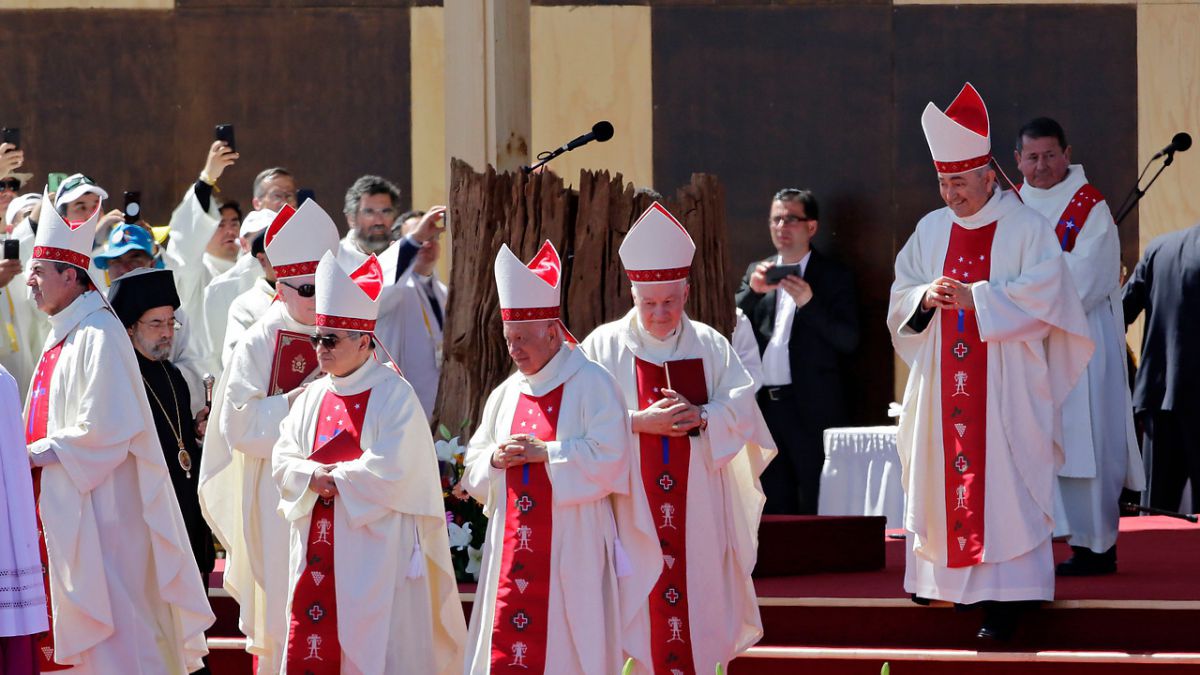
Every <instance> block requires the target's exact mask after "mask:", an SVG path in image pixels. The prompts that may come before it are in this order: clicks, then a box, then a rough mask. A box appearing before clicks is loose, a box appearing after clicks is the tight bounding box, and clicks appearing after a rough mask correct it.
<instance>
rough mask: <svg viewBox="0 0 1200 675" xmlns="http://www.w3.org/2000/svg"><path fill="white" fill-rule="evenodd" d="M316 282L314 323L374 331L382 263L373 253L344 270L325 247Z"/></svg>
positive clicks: (346, 328) (335, 327) (380, 289)
mask: <svg viewBox="0 0 1200 675" xmlns="http://www.w3.org/2000/svg"><path fill="white" fill-rule="evenodd" d="M310 201H311V200H310ZM316 286H317V323H316V325H318V326H324V327H326V328H334V329H337V330H354V331H359V332H363V333H372V332H374V331H375V319H377V318H378V317H379V296H380V294H381V293H382V292H383V267H382V266H381V265H380V264H379V260H378V259H377V258H376V257H375V256H374V255H372V256H371V257H369V258H367V259H366V260H365V261H363V264H361V265H359V266H358V269H356V270H354V271H353V272H347V271H346V270H345V269H343V268H342V265H341V263H339V262H338V260H337V256H336V255H334V254H333V252H332V251H326V252H325V255H323V256H321V262H320V263H318V264H317V280H316Z"/></svg>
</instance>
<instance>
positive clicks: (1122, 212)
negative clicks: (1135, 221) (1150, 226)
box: [1116, 150, 1175, 225]
mask: <svg viewBox="0 0 1200 675" xmlns="http://www.w3.org/2000/svg"><path fill="white" fill-rule="evenodd" d="M1154 159H1156V158H1151V160H1150V161H1149V162H1146V167H1145V168H1144V169H1142V172H1141V173H1140V174H1138V179H1137V182H1136V183H1134V184H1133V190H1131V191H1130V192H1129V195H1128V196H1126V197H1125V201H1123V202H1121V208H1120V209H1117V217H1116V224H1117V225H1120V224H1121V221H1122V220H1125V216H1128V215H1129V212H1130V211H1133V207H1135V206H1137V204H1138V202H1140V201H1142V197H1144V196H1146V193H1147V192H1149V191H1150V186H1151V185H1154V181H1156V180H1158V177H1159V176H1160V175H1161V174H1162V172H1163V170H1164V169H1166V168H1167V167H1168V166H1171V164H1172V163H1173V162H1174V161H1175V151H1174V150H1172V151H1170V152H1168V153H1167V154H1166V155H1165V159H1164V160H1163V163H1162V166H1160V167H1158V171H1155V172H1154V175H1153V176H1151V177H1150V182H1149V183H1147V184H1146V187H1144V188H1143V187H1141V184H1142V178H1143V177H1145V175H1146V172H1147V171H1149V170H1150V165H1151V164H1153V163H1154Z"/></svg>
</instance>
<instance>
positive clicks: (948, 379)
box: [938, 223, 996, 567]
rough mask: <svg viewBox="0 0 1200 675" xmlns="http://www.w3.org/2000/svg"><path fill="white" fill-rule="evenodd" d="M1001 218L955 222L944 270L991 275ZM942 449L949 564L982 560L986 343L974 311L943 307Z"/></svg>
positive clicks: (971, 276)
mask: <svg viewBox="0 0 1200 675" xmlns="http://www.w3.org/2000/svg"><path fill="white" fill-rule="evenodd" d="M995 235H996V223H992V224H990V225H986V226H984V227H981V228H978V229H975V230H968V229H967V228H965V227H962V226H961V225H958V224H955V225H954V226H953V227H952V229H951V230H950V245H949V247H948V248H947V249H946V261H945V263H944V264H943V267H942V274H943V275H945V276H948V277H951V278H954V279H957V280H959V281H961V282H963V283H965V284H971V283H974V282H976V281H986V280H987V279H988V276H989V275H990V274H991V268H992V238H993V237H994V236H995ZM938 314H940V315H941V317H940V320H941V327H940V328H941V331H942V353H941V385H942V387H941V389H942V451H943V453H944V455H945V463H946V466H945V476H946V484H945V493H946V537H947V538H948V544H947V551H948V556H947V558H948V566H949V567H969V566H971V565H977V564H979V563H980V562H982V560H983V542H984V533H983V525H984V520H983V506H984V482H985V481H984V470H985V463H986V457H987V374H988V373H987V369H988V358H987V345H986V344H984V342H983V340H981V339H980V337H979V324H978V323H976V320H975V312H974V311H967V310H963V311H952V310H942V311H940V312H938Z"/></svg>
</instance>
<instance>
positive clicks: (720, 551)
mask: <svg viewBox="0 0 1200 675" xmlns="http://www.w3.org/2000/svg"><path fill="white" fill-rule="evenodd" d="M653 342H657V344H652V343H653ZM580 347H581V348H582V350H583V351H584V353H586V354H587V355H588V356H589V357H590V358H591V359H592V360H594V361H595V362H596V363H599V364H600V365H602V366H604V368H605V369H606V370H608V371H609V372H610V373H612V375H613V377H614V378H615V379H616V381H617V384H618V385H619V387H620V389H621V394H622V399H623V401H624V404H625V407H626V409H627V411H628V412H629V413H630V414H632V413H633V412H637V411H638V410H640V409H641V406H640V405H639V404H638V395H637V374H636V370H635V359H637V358H641V359H642V360H645V361H649V362H651V363H654V364H656V365H662V363H663V362H664V361H667V360H676V359H690V358H699V359H702V360H703V362H704V376H705V379H706V383H707V385H708V391H709V402H708V403H707V404H705V409H706V410H707V411H708V428H707V429H706V430H705V431H703V432H701V434H700V435H699V436H697V437H689V439H690V441H691V457H692V461H691V462H690V463H689V467H688V494H687V511H688V522H689V523H691V524H692V527H688V528H687V534H686V546H687V573H688V579H687V591H688V597H689V598H690V599H691V600H690V602H689V603H688V612H689V616H688V620H689V624H690V628H691V637H692V654H693V659H694V663H695V666H696V669H697V672H701V673H709V672H712V671H713V669H714V668H715V667H716V664H717V663H722V664H728V663H729V661H731V660H732V659H733V658H734V657H736V656H737V655H738V654H740V653H742V652H743V651H745V650H746V649H748V648H749V647H751V646H752V645H753V644H754V643H756V642H757V641H758V640H759V639H760V638H761V637H762V620H761V618H760V617H759V613H758V602H757V598H756V596H755V593H754V584H753V583H752V582H751V580H750V573H751V572H752V571H753V569H754V564H755V562H756V561H757V556H758V521H759V518H760V516H761V515H762V507H763V504H765V503H766V497H765V496H764V495H763V493H762V487H761V485H760V484H759V481H758V478H759V476H760V475H761V474H762V471H763V469H764V468H766V465H767V463H768V462H770V460H771V458H773V457H774V454H775V453H774V450H773V449H770V448H769V447H767V446H766V445H763V446H760V445H758V444H756V443H763V444H769V443H770V435H769V434H768V433H766V431H765V429H766V425H765V424H763V423H762V415H761V413H760V412H759V410H758V404H757V403H756V402H755V400H754V390H755V385H754V382H753V380H752V379H751V377H750V375H749V374H748V373H747V372H746V369H745V368H744V367H743V366H742V363H741V361H740V360H739V359H738V357H737V355H736V354H735V353H734V351H733V347H732V346H731V345H730V344H729V341H728V340H726V339H725V338H724V337H722V336H721V334H719V333H717V331H715V330H713V329H712V328H711V327H709V326H706V325H705V324H702V323H699V322H695V321H691V320H690V319H688V318H687V316H686V315H685V316H684V317H683V318H682V320H681V322H680V326H679V328H678V329H677V332H676V335H675V336H673V337H671V338H668V340H667V341H654V340H653V338H651V337H650V336H649V335H647V334H645V332H644V331H643V330H642V329H641V328H640V324H639V321H638V318H637V310H630V312H629V313H628V314H626V315H625V316H624V317H622V318H620V319H618V320H616V321H613V322H611V323H607V324H604V325H602V326H600V327H598V328H596V330H595V331H593V332H592V334H591V335H589V336H588V337H587V338H586V339H585V340H584V341H583V342H582V343H581V344H580ZM625 433H626V434H627V435H628V438H629V441H628V442H629V443H630V444H631V446H632V447H633V448H634V449H637V448H638V447H640V443H639V438H638V436H637V434H634V433H633V430H632V427H628V426H627V427H626V428H625ZM634 474H635V476H636V477H637V479H638V480H639V482H640V479H641V467H640V465H639V466H638V468H637V469H636V470H635V472H634ZM656 544H657V540H656ZM638 612H639V615H640V621H641V624H640V625H641V626H643V630H642V632H640V633H639V634H637V635H636V636H632V637H633V639H634V641H632V642H627V643H626V645H625V648H626V651H628V652H629V653H630V654H631V655H633V656H635V657H637V658H638V660H639V664H638V666H637V668H636V669H635V672H639V673H640V672H646V671H647V665H646V664H647V663H648V656H649V654H650V645H649V640H650V624H649V621H650V619H649V605H648V597H646V596H643V597H642V599H641V601H640V605H639V607H638Z"/></svg>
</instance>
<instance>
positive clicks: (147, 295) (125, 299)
mask: <svg viewBox="0 0 1200 675" xmlns="http://www.w3.org/2000/svg"><path fill="white" fill-rule="evenodd" d="M108 302H109V304H111V305H112V307H113V311H114V312H116V313H117V318H118V319H120V320H121V323H122V324H123V325H124V326H125V327H126V328H129V327H130V326H132V325H133V324H135V323H137V321H138V319H141V318H142V315H143V314H145V313H146V312H147V311H148V310H151V309H154V308H155V307H166V306H168V305H170V307H171V308H172V309H179V293H178V292H176V291H175V275H174V274H172V273H171V270H160V269H154V268H145V269H137V270H133V271H132V272H129V273H128V274H125V275H124V276H122V277H121V278H120V279H117V280H116V281H114V282H113V283H112V286H111V287H110V288H109V289H108Z"/></svg>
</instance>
